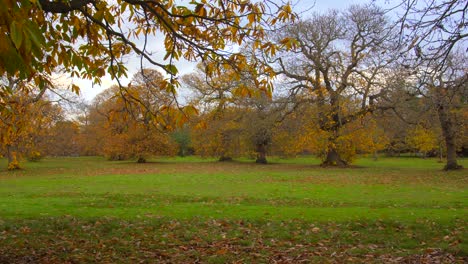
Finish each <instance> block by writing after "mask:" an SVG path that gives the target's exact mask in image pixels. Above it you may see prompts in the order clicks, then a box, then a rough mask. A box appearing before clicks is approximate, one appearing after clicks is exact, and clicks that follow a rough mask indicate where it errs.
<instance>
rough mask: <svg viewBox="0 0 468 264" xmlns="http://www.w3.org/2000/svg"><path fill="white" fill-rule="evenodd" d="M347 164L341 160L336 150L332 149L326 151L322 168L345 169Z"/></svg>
mask: <svg viewBox="0 0 468 264" xmlns="http://www.w3.org/2000/svg"><path fill="white" fill-rule="evenodd" d="M347 165H348V163H347V162H346V161H344V160H343V159H341V157H340V154H339V153H338V152H337V151H336V149H334V148H332V149H330V150H329V151H328V153H327V157H326V159H325V160H324V161H323V163H322V166H325V167H326V166H339V167H345V166H347Z"/></svg>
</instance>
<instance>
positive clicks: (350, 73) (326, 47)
mask: <svg viewBox="0 0 468 264" xmlns="http://www.w3.org/2000/svg"><path fill="white" fill-rule="evenodd" d="M393 36H394V35H393V31H392V29H391V26H390V24H389V23H388V20H387V18H386V17H385V15H384V12H383V11H382V10H380V9H379V8H377V7H375V6H372V5H368V6H352V7H350V8H349V9H348V10H347V11H345V12H338V11H330V12H328V13H327V14H324V15H320V14H315V15H314V16H313V17H312V18H311V19H308V20H303V21H300V22H299V23H297V24H295V25H292V26H290V27H286V28H285V29H284V30H283V31H282V32H281V34H280V38H282V39H285V38H286V39H289V38H290V39H294V40H295V45H294V46H295V47H293V49H292V50H291V51H289V52H283V53H281V54H280V56H277V57H276V59H275V60H273V62H274V63H276V65H277V73H278V74H282V75H283V76H285V77H286V78H287V80H288V81H289V83H290V86H291V88H290V89H291V93H292V94H298V93H299V92H300V91H303V93H304V94H306V95H308V96H309V98H311V99H310V101H313V102H314V103H315V104H316V105H317V112H316V114H317V121H318V125H319V129H320V130H321V134H324V135H326V140H325V141H326V145H325V146H324V150H325V153H326V154H325V158H324V160H323V165H338V166H345V165H347V164H348V162H349V160H346V159H343V157H342V155H343V154H344V153H340V149H339V146H340V144H341V143H340V141H341V140H342V139H343V136H344V135H342V132H343V128H344V127H345V126H346V125H347V124H349V123H352V122H354V121H356V120H358V119H359V118H362V117H363V116H365V115H366V114H367V113H369V112H372V111H374V110H375V109H376V103H377V101H378V100H379V99H380V98H381V97H383V96H384V95H385V93H386V90H385V88H386V81H385V80H386V78H385V75H386V72H387V70H388V66H389V65H390V64H391V63H392V62H393V61H394V56H395V54H394V53H393V52H392V51H393V48H394V47H393V43H392V41H391V39H392V37H393ZM342 143H343V142H342Z"/></svg>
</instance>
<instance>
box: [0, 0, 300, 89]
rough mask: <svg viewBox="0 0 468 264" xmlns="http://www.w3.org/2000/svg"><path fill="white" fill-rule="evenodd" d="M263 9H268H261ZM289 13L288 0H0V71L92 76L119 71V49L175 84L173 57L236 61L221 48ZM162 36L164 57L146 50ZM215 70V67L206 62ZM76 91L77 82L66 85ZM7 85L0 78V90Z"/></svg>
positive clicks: (44, 77) (42, 84) (34, 77)
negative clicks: (281, 0) (184, 1)
mask: <svg viewBox="0 0 468 264" xmlns="http://www.w3.org/2000/svg"><path fill="white" fill-rule="evenodd" d="M268 11H271V13H267V12H268ZM289 19H294V15H293V13H292V10H291V7H290V5H289V4H284V5H275V4H272V2H269V1H266V2H250V1H237V0H236V1H231V0H221V1H214V2H213V1H212V2H210V1H205V0H202V1H200V2H196V1H192V2H190V3H188V4H185V5H184V4H182V5H181V4H180V3H179V2H177V1H171V0H162V1H141V0H116V1H103V0H69V1H49V0H37V1H31V0H17V1H3V2H2V5H1V6H0V24H2V25H4V26H2V27H1V28H0V75H5V74H7V75H9V76H16V77H18V78H20V79H22V80H24V79H28V80H30V81H33V82H34V83H35V84H36V86H37V87H38V90H42V89H45V88H46V87H47V86H51V85H50V84H51V82H50V80H49V78H48V76H50V75H51V74H52V73H54V72H55V71H57V70H65V71H66V72H68V73H70V74H71V76H72V77H73V76H76V77H80V78H86V79H91V80H92V81H93V82H94V83H100V78H101V77H103V76H104V75H105V74H106V72H107V73H109V74H110V75H111V76H112V77H113V78H119V77H121V76H125V75H126V74H127V69H126V67H125V65H124V63H123V59H124V57H125V56H126V55H128V54H131V53H135V54H137V55H138V56H140V58H141V60H142V65H143V64H144V63H143V62H146V63H149V64H150V65H152V66H154V67H158V68H159V69H160V70H162V71H164V72H165V73H167V74H168V75H170V76H171V77H170V78H169V79H166V80H164V86H165V88H166V89H167V90H168V91H174V88H175V87H176V86H177V85H178V81H177V79H176V78H173V77H174V76H175V75H177V73H178V70H177V68H176V66H175V65H174V63H175V61H177V60H180V59H182V58H184V59H186V60H190V61H195V60H204V61H223V62H225V63H231V64H233V65H236V66H239V67H242V65H243V64H244V63H245V61H244V59H243V58H242V56H240V55H239V54H237V53H233V52H227V51H226V50H227V49H228V46H229V45H231V44H239V45H240V44H242V43H244V42H245V41H246V40H248V39H255V40H256V41H257V42H256V43H257V46H258V43H259V42H260V40H261V39H262V38H263V36H264V35H265V30H266V28H267V27H268V26H270V25H273V24H275V23H276V22H284V21H286V20H289ZM152 37H155V38H159V39H161V38H162V39H164V47H163V50H164V53H165V56H164V59H163V60H160V59H157V57H155V55H154V49H155V47H152V46H151V45H149V44H148V43H150V41H151V40H152V39H151V38H152ZM214 71H215V72H216V68H214ZM72 89H73V90H74V91H76V92H78V91H79V87H77V86H74V85H72ZM6 92H8V89H6V87H4V86H2V94H4V93H6Z"/></svg>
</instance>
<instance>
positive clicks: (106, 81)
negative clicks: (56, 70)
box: [62, 0, 396, 100]
mask: <svg viewBox="0 0 468 264" xmlns="http://www.w3.org/2000/svg"><path fill="white" fill-rule="evenodd" d="M395 1H396V0H376V1H375V3H376V4H378V5H382V6H385V5H389V4H391V3H392V2H395ZM293 2H294V1H293ZM369 2H371V0H316V1H313V0H299V2H298V3H297V4H296V5H295V7H294V8H295V11H296V12H298V13H301V12H305V11H306V10H308V11H307V12H306V13H305V14H303V15H305V17H307V14H311V13H313V12H325V11H327V10H328V9H345V8H346V7H348V6H350V5H352V4H365V3H369ZM148 47H150V48H151V51H153V52H154V58H156V59H157V60H158V61H163V60H162V58H163V57H164V55H165V53H164V45H163V38H157V40H156V38H152V39H151V40H150V41H149V42H148ZM195 65H196V63H195V62H188V61H185V60H181V61H179V62H178V63H176V66H177V67H178V69H179V74H180V75H183V74H187V73H190V72H192V71H193V69H194V67H195ZM126 66H127V68H128V76H129V78H123V79H121V80H120V81H121V83H122V85H127V84H128V82H129V79H130V78H131V77H132V76H133V74H135V73H136V72H137V71H138V69H139V68H140V59H139V57H138V56H135V57H132V58H128V59H127V65H126ZM144 66H147V67H151V65H149V64H144ZM62 81H63V83H65V84H69V83H70V82H73V83H74V84H76V85H78V86H79V87H80V88H81V95H82V96H83V97H84V98H85V99H86V100H92V99H93V98H94V97H95V96H96V95H97V94H99V93H100V92H102V91H103V90H104V89H107V88H109V87H110V86H112V85H113V84H116V83H117V82H116V81H115V80H111V78H110V76H109V75H107V76H105V77H104V78H102V80H101V81H102V84H101V85H94V87H93V85H92V83H91V81H89V80H81V79H76V78H75V79H73V80H71V79H69V78H68V79H67V78H62Z"/></svg>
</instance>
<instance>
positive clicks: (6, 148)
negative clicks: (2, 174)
mask: <svg viewBox="0 0 468 264" xmlns="http://www.w3.org/2000/svg"><path fill="white" fill-rule="evenodd" d="M1 82H2V83H3V84H4V85H5V87H8V89H9V90H10V91H11V92H10V93H9V94H8V95H5V96H3V97H0V104H3V105H5V106H6V107H2V108H0V151H1V153H2V154H3V155H5V156H6V157H7V159H8V169H9V170H15V169H19V168H20V159H21V158H22V157H24V156H27V155H28V154H30V153H31V152H33V151H34V152H36V154H37V153H38V152H37V151H38V150H37V148H38V147H39V145H40V142H39V141H40V138H41V137H42V138H43V137H44V136H45V135H47V132H48V131H49V129H50V127H51V126H53V124H54V123H55V122H56V121H57V120H56V117H57V116H60V111H61V110H60V108H59V107H58V106H56V105H52V104H51V103H50V102H49V101H47V98H44V92H45V90H42V91H41V92H39V93H34V91H35V89H34V86H33V85H32V84H31V83H27V82H23V81H21V80H18V79H14V78H11V77H9V78H6V77H4V78H2V80H1Z"/></svg>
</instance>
